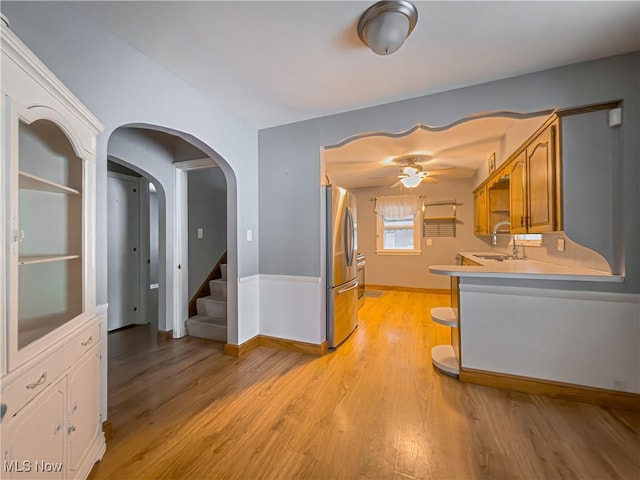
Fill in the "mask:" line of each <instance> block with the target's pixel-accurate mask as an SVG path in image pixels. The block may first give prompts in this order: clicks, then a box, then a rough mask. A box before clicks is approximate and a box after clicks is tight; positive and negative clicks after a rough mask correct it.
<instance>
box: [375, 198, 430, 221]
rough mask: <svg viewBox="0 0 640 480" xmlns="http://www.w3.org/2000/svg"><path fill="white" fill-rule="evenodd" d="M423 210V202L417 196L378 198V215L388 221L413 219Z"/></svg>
mask: <svg viewBox="0 0 640 480" xmlns="http://www.w3.org/2000/svg"><path fill="white" fill-rule="evenodd" d="M421 209H422V202H421V200H420V198H419V197H418V196H416V195H394V196H389V197H376V213H377V214H378V215H381V216H382V217H383V218H386V219H387V220H399V219H401V218H408V217H413V216H414V215H415V214H416V213H417V212H418V211H420V210H421Z"/></svg>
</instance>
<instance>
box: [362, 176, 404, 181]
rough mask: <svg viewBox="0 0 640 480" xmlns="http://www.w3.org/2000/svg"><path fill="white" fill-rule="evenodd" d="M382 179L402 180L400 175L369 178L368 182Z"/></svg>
mask: <svg viewBox="0 0 640 480" xmlns="http://www.w3.org/2000/svg"><path fill="white" fill-rule="evenodd" d="M380 178H400V175H385V176H384V177H368V180H378V179H380Z"/></svg>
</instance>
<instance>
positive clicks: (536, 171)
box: [527, 127, 555, 233]
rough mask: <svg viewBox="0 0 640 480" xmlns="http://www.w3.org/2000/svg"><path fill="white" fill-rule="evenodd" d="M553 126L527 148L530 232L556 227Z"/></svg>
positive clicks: (551, 229) (546, 230)
mask: <svg viewBox="0 0 640 480" xmlns="http://www.w3.org/2000/svg"><path fill="white" fill-rule="evenodd" d="M552 128H553V127H550V128H548V129H546V130H545V131H544V132H542V134H540V136H539V137H538V138H537V139H536V140H534V141H533V142H532V144H531V146H530V147H529V148H527V168H528V171H527V174H528V177H529V178H528V183H529V218H528V224H529V232H532V233H540V232H551V231H553V230H554V228H555V215H554V205H555V193H554V188H555V185H554V168H555V161H554V160H555V158H554V157H555V152H554V148H553V144H552V141H551V140H552V134H551V132H552Z"/></svg>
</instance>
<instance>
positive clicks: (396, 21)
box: [358, 0, 418, 55]
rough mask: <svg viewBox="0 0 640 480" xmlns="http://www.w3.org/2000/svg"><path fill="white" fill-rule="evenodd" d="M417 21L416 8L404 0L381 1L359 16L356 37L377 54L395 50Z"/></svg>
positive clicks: (385, 53)
mask: <svg viewBox="0 0 640 480" xmlns="http://www.w3.org/2000/svg"><path fill="white" fill-rule="evenodd" d="M417 22H418V10H417V9H416V7H415V5H413V4H412V3H411V2H408V1H406V0H394V1H381V2H377V3H374V4H373V5H371V6H370V7H369V8H367V10H365V12H364V13H363V14H362V16H361V17H360V21H359V22H358V37H360V40H361V41H362V43H364V44H365V45H366V46H368V47H369V48H370V49H371V50H373V52H375V53H377V54H378V55H389V54H391V53H393V52H395V51H397V50H398V49H399V48H400V47H401V46H402V44H403V43H404V41H405V40H406V39H407V37H409V35H411V32H412V31H413V29H414V28H415V26H416V23H417Z"/></svg>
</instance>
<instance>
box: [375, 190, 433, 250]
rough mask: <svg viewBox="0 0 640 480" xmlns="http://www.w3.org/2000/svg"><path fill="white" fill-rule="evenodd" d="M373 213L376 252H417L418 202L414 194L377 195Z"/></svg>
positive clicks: (419, 229) (419, 221)
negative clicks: (375, 231)
mask: <svg viewBox="0 0 640 480" xmlns="http://www.w3.org/2000/svg"><path fill="white" fill-rule="evenodd" d="M376 213H377V215H376V221H377V246H376V253H391V254H414V255H415V254H419V253H420V232H421V225H422V222H421V220H422V219H421V217H422V215H421V213H422V204H421V202H420V199H419V198H418V197H416V196H414V195H398V196H395V197H378V198H376Z"/></svg>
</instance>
